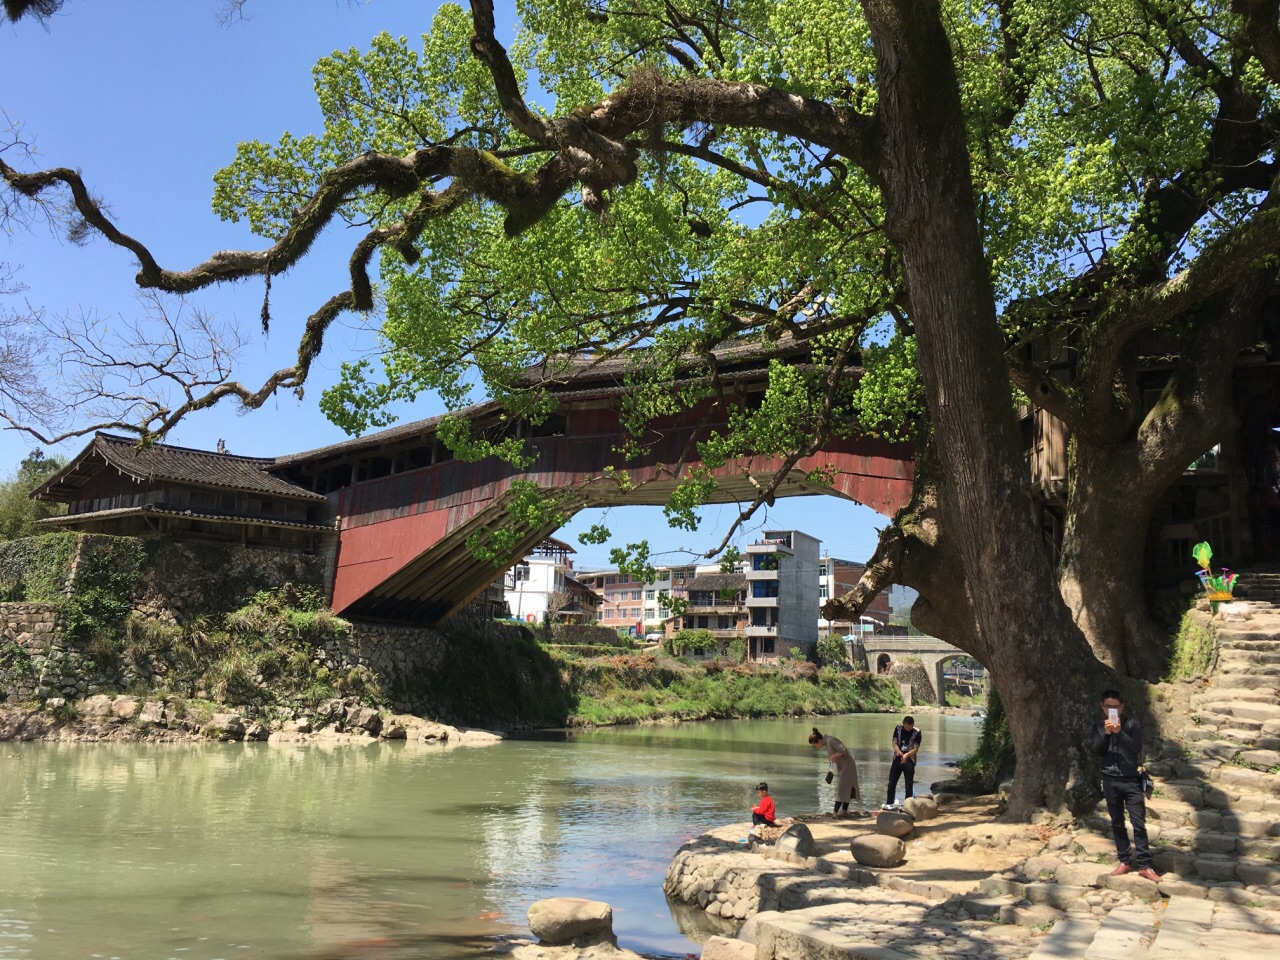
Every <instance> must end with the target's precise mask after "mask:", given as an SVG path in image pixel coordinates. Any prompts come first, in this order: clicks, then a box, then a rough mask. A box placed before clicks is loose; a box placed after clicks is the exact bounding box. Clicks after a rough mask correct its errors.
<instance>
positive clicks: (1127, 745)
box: [1093, 690, 1160, 883]
mask: <svg viewBox="0 0 1280 960" xmlns="http://www.w3.org/2000/svg"><path fill="white" fill-rule="evenodd" d="M1093 752H1094V753H1096V754H1097V755H1098V759H1099V761H1100V762H1101V766H1102V795H1103V796H1104V797H1105V798H1106V800H1107V813H1109V814H1110V815H1111V834H1112V836H1114V837H1115V841H1116V856H1117V857H1119V858H1120V865H1119V866H1117V867H1116V868H1115V869H1114V870H1112V871H1111V875H1112V876H1113V877H1118V876H1120V875H1122V874H1126V873H1129V872H1130V871H1132V870H1133V869H1134V868H1135V867H1136V868H1137V870H1138V876H1140V877H1142V878H1144V879H1146V880H1151V881H1152V882H1154V883H1159V882H1160V875H1159V874H1158V873H1156V872H1155V871H1154V870H1152V869H1151V846H1150V844H1149V843H1148V842H1147V802H1146V798H1145V797H1144V796H1143V794H1142V774H1141V772H1140V771H1139V770H1138V767H1139V766H1140V765H1141V763H1142V724H1141V723H1139V722H1138V721H1137V720H1136V719H1134V718H1133V717H1128V716H1125V713H1124V699H1123V698H1122V697H1121V696H1120V691H1118V690H1103V691H1102V718H1101V719H1100V720H1098V721H1097V722H1096V723H1095V724H1094V725H1093ZM1126 810H1128V811H1129V823H1130V824H1131V825H1132V826H1133V852H1132V853H1131V852H1130V850H1129V833H1128V831H1126V830H1125V827H1124V813H1125V811H1126Z"/></svg>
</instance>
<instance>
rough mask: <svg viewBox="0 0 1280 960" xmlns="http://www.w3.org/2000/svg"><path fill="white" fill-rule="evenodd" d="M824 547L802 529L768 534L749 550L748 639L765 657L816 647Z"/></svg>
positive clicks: (747, 565)
mask: <svg viewBox="0 0 1280 960" xmlns="http://www.w3.org/2000/svg"><path fill="white" fill-rule="evenodd" d="M819 546H820V541H819V540H817V539H816V538H814V537H811V536H809V535H808V534H807V533H801V532H800V531H799V530H766V531H764V534H763V536H762V538H761V539H760V540H759V541H757V542H756V543H753V544H751V545H749V546H748V547H747V549H746V561H747V562H746V571H745V572H746V577H747V610H748V612H749V613H750V617H749V619H748V621H747V637H748V639H750V640H755V641H758V646H757V643H752V644H751V646H752V647H753V648H754V649H758V650H759V654H760V655H761V656H763V657H768V656H769V655H770V654H773V655H775V656H783V655H785V654H786V653H787V652H788V651H790V649H791V648H792V647H799V648H800V649H801V650H803V651H804V652H805V653H806V654H807V653H809V652H811V651H812V650H813V648H814V646H815V645H816V644H817V642H818V592H819V585H820V584H819V577H818V548H819Z"/></svg>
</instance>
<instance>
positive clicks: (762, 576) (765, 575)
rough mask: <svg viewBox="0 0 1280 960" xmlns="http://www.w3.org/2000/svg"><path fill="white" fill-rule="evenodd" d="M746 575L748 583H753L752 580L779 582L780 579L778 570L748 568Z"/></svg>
mask: <svg viewBox="0 0 1280 960" xmlns="http://www.w3.org/2000/svg"><path fill="white" fill-rule="evenodd" d="M745 575H746V578H747V580H748V581H751V580H777V579H778V571H777V570H752V569H751V568H750V567H748V568H747V570H746V574H745Z"/></svg>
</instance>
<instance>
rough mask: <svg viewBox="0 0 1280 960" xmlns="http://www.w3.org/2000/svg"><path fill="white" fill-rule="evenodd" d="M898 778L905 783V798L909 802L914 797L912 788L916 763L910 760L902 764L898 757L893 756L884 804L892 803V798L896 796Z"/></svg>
mask: <svg viewBox="0 0 1280 960" xmlns="http://www.w3.org/2000/svg"><path fill="white" fill-rule="evenodd" d="M899 777H902V778H903V779H904V780H905V781H906V797H907V799H908V800H909V799H911V798H912V797H914V796H915V793H914V792H913V787H914V784H915V780H916V762H915V760H914V759H912V760H907V761H906V762H905V763H904V762H903V760H902V758H901V757H900V756H898V755H897V754H894V756H893V763H892V764H891V765H890V767H889V799H888V800H886V801H885V803H890V804H891V803H893V798H894V797H895V796H897V794H898V778H899Z"/></svg>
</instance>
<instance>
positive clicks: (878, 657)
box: [862, 634, 969, 706]
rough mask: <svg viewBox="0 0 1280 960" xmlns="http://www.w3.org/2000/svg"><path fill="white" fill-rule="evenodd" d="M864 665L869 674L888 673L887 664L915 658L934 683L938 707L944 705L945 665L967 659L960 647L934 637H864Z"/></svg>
mask: <svg viewBox="0 0 1280 960" xmlns="http://www.w3.org/2000/svg"><path fill="white" fill-rule="evenodd" d="M862 648H863V650H864V651H865V652H866V656H867V664H868V667H869V669H870V670H871V672H872V673H888V671H889V665H891V664H894V663H897V662H898V661H899V660H901V659H902V658H903V657H916V658H917V659H919V661H920V662H921V663H922V664H923V665H924V669H925V673H927V674H928V675H929V680H930V682H931V683H932V684H933V692H934V694H935V695H936V697H935V699H936V702H937V703H938V705H939V706H946V700H945V696H946V684H945V682H944V681H943V675H944V673H945V671H946V665H947V664H948V663H949V662H950V661H952V660H955V659H957V658H959V657H968V656H969V654H967V653H965V652H964V651H963V650H961V649H960V648H959V647H953V646H952V645H951V644H949V643H944V642H943V641H941V640H939V639H938V638H937V637H911V636H907V637H900V636H878V635H876V634H867V635H864V636H863V638H862Z"/></svg>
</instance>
